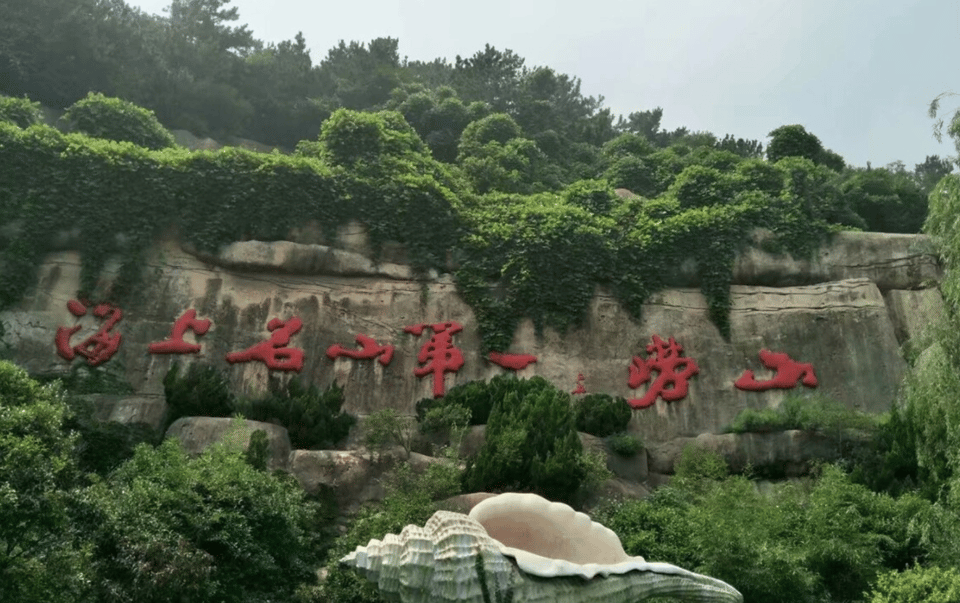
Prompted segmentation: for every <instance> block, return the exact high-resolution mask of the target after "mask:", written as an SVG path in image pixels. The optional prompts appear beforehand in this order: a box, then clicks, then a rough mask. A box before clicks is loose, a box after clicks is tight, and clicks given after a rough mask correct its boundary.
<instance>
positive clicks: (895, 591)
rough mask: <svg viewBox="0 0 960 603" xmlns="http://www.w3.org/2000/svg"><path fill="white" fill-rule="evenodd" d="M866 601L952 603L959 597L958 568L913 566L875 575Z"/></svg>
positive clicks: (873, 602)
mask: <svg viewBox="0 0 960 603" xmlns="http://www.w3.org/2000/svg"><path fill="white" fill-rule="evenodd" d="M864 596H865V597H867V603H955V602H956V601H960V571H957V569H956V568H953V567H950V568H941V567H920V566H916V567H912V568H910V569H908V570H906V571H903V572H887V573H885V574H881V575H880V576H878V577H877V581H876V583H875V584H874V585H873V589H872V590H871V591H870V593H864Z"/></svg>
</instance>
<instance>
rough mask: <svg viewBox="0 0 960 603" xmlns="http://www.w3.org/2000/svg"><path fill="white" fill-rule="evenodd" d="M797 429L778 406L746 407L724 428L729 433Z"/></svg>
mask: <svg viewBox="0 0 960 603" xmlns="http://www.w3.org/2000/svg"><path fill="white" fill-rule="evenodd" d="M787 429H796V427H790V426H789V424H788V423H787V418H786V416H784V413H783V412H781V411H780V410H779V409H776V408H761V409H754V408H745V409H743V410H741V411H740V412H738V413H737V416H736V417H734V419H733V422H732V423H730V425H729V426H728V427H727V428H726V429H725V430H724V431H725V432H727V433H765V432H768V431H784V430H787Z"/></svg>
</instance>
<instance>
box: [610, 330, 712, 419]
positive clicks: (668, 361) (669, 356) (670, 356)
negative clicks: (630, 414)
mask: <svg viewBox="0 0 960 603" xmlns="http://www.w3.org/2000/svg"><path fill="white" fill-rule="evenodd" d="M682 354H683V346H681V345H680V344H679V343H677V342H676V340H674V338H673V337H671V338H670V339H669V341H666V342H665V341H663V340H662V339H660V337H659V336H657V335H654V336H653V343H651V344H650V345H648V346H647V358H646V360H643V359H641V358H640V357H638V356H634V357H633V362H632V363H631V364H630V378H629V379H628V381H627V384H628V385H629V386H630V388H631V389H636V388H638V387H640V384H642V383H646V382H648V381H650V379H651V377H652V376H653V375H652V371H657V372H658V375H657V378H656V379H655V380H654V381H653V383H651V384H650V387H649V388H647V393H646V394H644V396H643V397H642V398H639V399H632V400H628V402H629V403H630V406H632V407H633V408H646V407H648V406H652V405H653V403H654V401H655V400H656V399H657V396H660V397H661V398H663V399H664V400H666V401H667V402H676V401H677V400H682V399H683V398H685V397H686V395H687V391H688V389H689V384H688V380H689V379H690V377H692V376H694V375H696V374H697V373H699V372H700V367H698V366H697V361H696V360H694V359H693V358H684V357H683V356H682Z"/></svg>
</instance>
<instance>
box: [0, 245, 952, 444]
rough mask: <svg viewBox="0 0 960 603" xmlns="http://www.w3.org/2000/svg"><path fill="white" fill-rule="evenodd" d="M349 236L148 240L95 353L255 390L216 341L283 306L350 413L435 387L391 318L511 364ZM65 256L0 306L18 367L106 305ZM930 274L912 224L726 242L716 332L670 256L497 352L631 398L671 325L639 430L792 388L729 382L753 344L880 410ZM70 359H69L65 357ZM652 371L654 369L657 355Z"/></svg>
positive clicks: (823, 388) (915, 325)
mask: <svg viewBox="0 0 960 603" xmlns="http://www.w3.org/2000/svg"><path fill="white" fill-rule="evenodd" d="M360 239H361V240H360V241H359V242H358V241H357V240H356V237H354V238H353V239H351V238H349V237H343V238H342V240H341V241H340V242H339V244H338V247H340V248H335V247H332V246H325V245H318V244H308V243H291V242H277V243H261V242H256V241H249V242H243V243H235V244H233V245H231V246H229V247H227V248H225V249H224V250H222V251H221V252H220V253H219V254H218V255H216V256H204V255H202V254H197V253H195V252H191V251H189V250H185V249H183V248H182V247H181V246H180V245H179V244H178V243H177V242H176V241H175V240H173V239H172V238H171V239H168V240H166V241H163V242H161V243H159V244H158V245H157V247H156V248H155V253H154V254H153V255H152V257H151V259H150V260H149V265H148V266H147V268H146V270H147V273H148V275H149V276H148V278H147V279H146V281H145V282H144V284H143V285H142V287H141V289H140V291H139V293H138V295H137V296H136V297H137V299H136V300H135V302H133V303H131V304H129V305H128V306H125V307H123V308H122V311H123V316H122V319H121V320H120V322H118V323H117V324H116V325H115V326H114V327H113V330H112V331H111V332H112V333H119V334H121V335H122V340H121V342H120V345H119V348H118V349H117V352H116V354H115V355H114V356H113V357H112V358H111V359H110V360H107V361H106V363H105V364H104V366H107V367H110V366H115V367H117V369H118V370H120V371H122V372H123V374H124V375H125V376H126V378H127V380H128V381H129V382H130V384H131V385H132V386H133V388H134V389H135V390H136V391H137V392H138V396H139V398H137V399H138V400H141V402H142V404H144V405H149V404H162V403H163V402H162V379H163V376H164V375H165V374H166V372H167V370H168V369H169V367H170V365H171V363H172V362H173V361H175V360H181V361H191V362H204V363H207V364H212V365H214V366H218V367H220V368H223V369H224V370H225V371H227V373H228V374H229V375H230V378H231V379H232V381H233V385H234V386H235V388H236V390H237V391H239V392H253V391H256V390H261V389H263V388H264V387H265V386H266V383H267V380H268V375H282V374H286V373H282V372H278V371H271V370H269V369H268V368H267V367H266V366H265V365H264V364H263V363H262V362H259V361H256V360H253V361H249V362H237V363H230V362H228V361H227V359H226V356H227V354H229V353H232V352H238V351H243V350H246V349H248V348H250V347H251V346H254V345H255V344H257V343H259V342H262V341H265V340H268V339H269V338H270V336H271V332H269V331H268V324H269V323H270V321H271V320H273V319H280V320H284V321H286V320H288V319H290V318H292V317H297V318H299V319H300V320H301V321H302V325H303V326H302V328H301V329H300V330H299V331H298V332H297V333H295V334H293V335H292V336H291V338H290V341H289V344H288V345H287V347H289V348H295V349H298V350H302V352H303V368H302V371H301V372H300V375H301V376H302V377H303V378H306V379H307V380H309V381H311V382H313V383H316V384H317V385H319V386H326V385H327V384H329V383H331V382H333V381H334V380H336V381H337V382H339V383H340V384H341V385H342V386H343V387H344V388H345V394H346V399H347V404H346V407H345V408H346V410H347V411H348V412H351V413H354V414H358V415H361V416H362V415H366V414H369V413H371V412H374V411H376V410H378V409H381V408H385V407H392V408H395V409H397V410H399V411H401V412H403V413H412V412H413V411H414V406H415V404H416V402H417V401H418V400H419V399H421V398H423V397H428V396H431V395H433V392H434V377H433V373H429V374H427V375H426V376H424V377H423V378H419V377H417V376H416V375H415V374H414V372H415V371H416V370H417V369H418V368H422V367H423V365H422V364H421V363H420V362H418V358H417V355H418V353H420V352H421V349H422V348H423V347H424V345H425V344H427V343H428V342H429V340H430V337H431V335H433V332H431V330H430V329H429V327H428V328H425V329H424V330H423V331H422V332H421V333H420V334H419V335H417V334H415V333H411V332H407V331H410V330H411V329H407V331H405V327H411V326H415V325H420V324H424V323H425V324H427V325H431V324H437V323H444V322H448V321H455V322H457V323H459V324H460V325H462V327H463V329H462V331H459V332H457V333H455V334H453V336H452V339H451V341H452V344H453V345H454V346H455V347H456V348H458V349H459V350H461V351H462V355H463V366H462V368H460V369H459V371H457V372H448V373H446V375H445V378H444V383H445V387H446V388H450V387H452V386H453V385H454V384H457V383H464V382H467V381H471V380H476V379H489V378H491V377H492V376H494V375H496V374H499V373H503V372H506V371H508V370H509V369H505V368H502V367H501V366H498V365H497V364H494V363H492V362H491V361H490V360H488V359H486V358H484V357H482V356H481V355H480V352H479V348H480V346H479V344H480V339H479V334H478V331H477V325H476V321H475V320H474V317H473V315H472V312H471V310H470V308H469V307H468V306H467V305H466V304H465V303H464V302H463V301H462V300H461V299H460V298H459V296H458V295H457V291H456V288H455V286H454V283H453V280H452V278H451V277H450V276H449V275H445V274H444V275H431V276H432V278H430V279H428V280H427V281H425V282H422V281H418V280H416V279H415V278H414V277H413V274H412V272H411V271H410V270H409V268H407V267H406V266H404V265H402V264H391V263H387V262H381V263H379V264H378V263H374V262H373V261H372V260H370V259H369V258H368V257H366V256H364V255H363V254H362V253H360V251H362V249H363V247H364V246H363V241H362V233H361V235H360ZM79 272H80V263H79V257H78V255H77V253H75V252H72V251H62V252H57V253H53V254H51V255H49V256H48V257H47V258H46V259H45V260H44V262H43V265H42V267H41V270H40V274H39V279H38V282H37V286H36V289H35V290H34V291H33V292H32V293H31V294H30V295H29V296H28V297H27V298H25V299H24V300H23V301H22V303H21V304H20V305H19V306H18V307H17V308H15V309H12V310H10V311H7V312H3V313H0V320H2V321H3V322H4V323H5V324H6V329H7V336H6V341H7V343H8V344H9V345H10V346H11V347H10V348H9V352H8V354H7V355H9V356H12V358H11V359H12V360H14V361H15V362H17V363H19V364H21V365H22V366H25V367H26V368H27V369H28V370H29V371H31V372H33V373H48V374H49V373H57V372H62V371H65V370H67V369H68V368H69V363H68V362H67V361H66V360H65V359H63V358H61V357H60V356H58V354H57V348H56V347H55V340H56V337H57V332H58V328H59V327H73V326H75V325H79V326H80V330H79V331H77V332H76V333H75V334H73V335H72V337H71V339H70V340H69V341H70V344H71V345H73V344H77V343H79V342H80V341H81V340H83V338H84V337H86V336H88V335H90V334H92V333H94V332H96V329H97V328H98V327H99V326H100V325H101V324H102V323H103V321H104V319H101V318H97V317H95V316H94V315H93V312H92V311H90V312H87V313H86V315H85V316H83V317H80V318H78V317H76V316H75V315H74V313H71V311H70V310H69V309H68V302H70V301H71V300H72V299H74V296H75V293H76V291H77V289H78V286H79ZM104 278H109V274H105V275H104ZM939 278H940V269H939V266H938V264H937V261H936V257H935V256H934V255H933V254H932V253H931V252H930V251H929V244H928V243H927V241H926V239H925V238H924V237H923V236H907V235H887V234H875V233H841V234H840V235H837V237H836V239H835V240H834V241H833V242H832V243H831V244H829V245H827V246H825V247H824V248H823V249H821V251H820V252H819V253H818V255H817V256H816V257H814V258H813V259H810V260H804V261H796V260H793V259H791V258H788V257H779V256H774V255H770V254H766V253H764V252H760V251H753V252H751V253H749V254H745V255H744V256H742V257H740V258H739V260H738V263H737V271H736V277H735V283H736V284H735V285H734V286H733V288H732V297H733V309H732V314H731V326H732V329H731V334H732V336H731V339H730V341H725V340H724V339H723V338H722V337H721V336H720V334H719V332H718V331H717V329H716V327H714V325H713V324H712V323H711V322H710V321H709V319H708V314H707V306H706V302H705V300H704V298H703V296H702V295H701V294H700V293H699V290H698V289H696V288H695V283H694V282H692V280H691V278H690V277H689V271H687V270H678V271H677V274H676V283H677V288H674V289H668V290H665V291H663V292H661V293H660V294H658V295H656V296H654V297H653V298H652V299H651V300H650V301H649V302H648V303H647V304H646V306H645V308H644V313H643V317H642V320H640V321H639V322H637V321H634V320H632V319H631V318H630V317H629V315H628V314H627V312H626V311H625V310H624V309H623V308H622V307H621V306H620V305H619V303H618V302H617V301H616V300H615V299H614V298H613V297H611V296H610V295H608V294H607V293H606V292H604V291H602V290H598V291H597V293H596V295H595V297H594V299H593V304H592V308H591V312H590V315H589V317H588V319H587V320H586V322H585V323H584V324H583V325H582V326H581V327H580V328H577V329H575V330H571V331H570V332H567V333H556V332H552V331H550V330H548V331H547V332H546V333H545V334H544V335H543V337H540V338H538V337H537V336H536V335H535V333H534V329H533V327H532V325H531V324H530V323H529V322H527V323H523V324H522V325H521V327H520V328H519V329H518V331H517V332H516V334H515V337H514V341H513V344H512V346H511V348H510V349H509V350H502V351H503V352H510V353H517V354H531V355H534V356H536V359H537V360H536V362H535V363H533V364H530V365H528V366H527V367H526V368H523V369H520V370H518V371H517V374H518V375H519V376H521V377H532V376H534V375H540V376H543V377H544V378H546V379H548V380H549V381H551V382H553V383H555V384H556V385H558V386H559V387H561V388H564V389H567V390H568V391H572V390H574V389H575V388H577V386H578V384H580V385H582V386H583V389H585V390H586V391H587V392H604V393H609V394H612V395H620V396H624V397H626V398H628V399H641V398H642V397H643V396H644V394H645V392H646V389H647V387H648V385H647V384H640V385H639V386H638V387H637V388H631V387H630V384H629V377H630V375H631V372H630V367H631V362H632V359H633V358H634V357H635V356H636V357H638V358H639V359H640V360H641V361H643V360H646V359H647V358H648V357H649V356H650V354H648V353H647V346H648V345H650V344H651V343H652V338H653V336H658V337H659V338H661V339H662V340H663V341H664V342H668V341H669V338H671V337H672V338H673V339H674V340H675V341H676V342H677V343H678V344H680V345H681V346H682V348H683V351H682V354H683V356H684V357H686V358H691V359H693V360H695V362H696V364H697V366H698V368H699V372H698V373H697V374H695V375H693V376H692V377H691V378H690V379H689V391H688V393H687V395H686V396H685V397H684V398H682V399H680V400H676V401H672V402H668V401H665V400H663V399H662V398H657V399H656V401H655V402H654V403H653V404H652V405H651V406H648V407H645V408H640V409H637V410H635V411H634V416H633V419H632V421H631V426H630V428H631V430H632V431H635V432H637V433H638V434H640V435H641V436H642V437H643V438H644V440H645V441H646V442H648V443H657V442H666V441H668V440H671V439H674V438H678V437H695V436H697V435H699V434H702V433H719V432H721V431H722V430H723V428H724V427H725V426H726V425H727V424H729V423H730V421H731V420H732V419H733V418H734V417H735V416H736V414H737V413H738V412H739V411H741V410H743V409H745V408H764V407H769V406H775V405H776V404H778V403H779V401H780V400H782V399H783V397H784V396H785V395H787V394H788V393H789V392H790V391H791V390H783V389H769V390H766V391H749V390H744V389H739V388H737V387H735V386H734V383H735V382H736V381H737V380H738V378H740V377H741V376H742V375H743V373H744V371H746V370H752V371H754V373H755V380H756V381H759V382H764V381H766V380H769V379H771V378H772V377H773V376H774V371H772V370H770V369H769V368H766V367H765V366H764V365H763V364H762V363H761V359H760V356H759V353H760V351H761V350H762V349H767V350H770V351H772V352H779V353H785V354H787V355H788V356H789V357H790V358H791V359H793V360H795V361H797V362H800V363H809V364H810V365H812V368H813V370H814V373H815V377H816V381H817V383H818V386H817V388H818V391H820V392H822V393H824V394H827V395H829V396H832V397H835V398H836V399H838V400H841V401H842V402H844V403H845V404H847V405H849V406H850V407H853V408H857V409H861V410H865V411H870V412H882V411H884V410H886V409H888V408H889V406H890V404H891V403H892V401H893V399H894V395H895V392H896V389H897V387H898V385H899V382H900V379H901V377H902V375H903V373H904V371H905V368H906V365H905V362H904V360H903V358H902V356H901V354H900V346H901V345H902V344H903V343H904V342H905V341H906V340H907V339H909V338H910V337H915V336H916V335H917V333H918V331H920V330H922V329H923V328H924V327H925V325H926V324H927V323H929V322H930V321H931V320H932V318H933V317H934V316H935V315H936V314H937V313H938V312H940V311H941V300H940V296H939V292H938V290H937V289H936V284H937V282H938V280H939ZM74 309H76V307H75V308H74ZM91 309H92V308H91ZM190 309H193V310H196V313H197V318H198V319H208V320H210V321H211V323H212V324H211V326H210V328H209V331H207V332H206V333H205V334H204V335H202V336H196V335H195V334H194V333H193V332H191V331H190V330H187V332H186V335H185V337H184V340H185V341H186V342H189V343H194V342H195V343H197V344H199V345H200V346H201V348H200V351H199V353H195V354H183V355H169V354H157V353H151V352H150V351H149V350H148V345H149V344H151V343H154V342H159V341H163V340H164V339H166V338H168V337H170V335H171V330H172V329H173V327H174V323H175V322H176V321H177V319H178V318H179V317H181V315H183V314H184V312H185V311H187V310H190ZM281 330H282V329H281ZM412 330H414V331H415V330H416V329H412ZM275 333H276V332H275ZM358 335H366V336H369V337H371V338H372V339H373V340H374V341H375V342H376V344H378V345H392V346H395V351H394V354H393V357H392V360H391V361H390V362H389V363H388V364H386V365H384V364H382V363H381V362H379V361H377V360H374V359H351V358H348V357H345V356H340V357H338V358H336V359H331V358H329V357H328V356H327V350H328V348H330V346H333V345H335V344H340V345H341V346H343V347H344V348H346V349H350V350H354V349H359V346H358V344H357V343H356V342H355V338H356V337H357V336H358ZM83 361H84V359H83V358H82V357H77V358H75V359H74V360H73V361H72V362H74V363H79V362H83ZM640 364H643V362H641V363H640ZM580 375H582V376H583V378H582V379H581V380H578V376H580ZM651 376H652V377H653V379H656V376H657V373H656V371H654V372H653V373H652V375H651ZM804 387H805V386H803V385H802V384H799V383H798V384H797V385H796V388H798V389H804ZM115 411H116V413H119V414H121V415H123V414H124V413H126V414H128V415H131V416H134V415H137V416H140V415H142V416H150V417H154V416H156V414H157V412H156V410H155V409H154V410H153V411H151V412H152V414H151V412H146V411H131V410H130V409H125V410H124V409H119V410H116V409H115ZM111 412H114V411H111ZM138 412H140V415H138ZM107 414H109V413H107ZM105 416H106V415H105Z"/></svg>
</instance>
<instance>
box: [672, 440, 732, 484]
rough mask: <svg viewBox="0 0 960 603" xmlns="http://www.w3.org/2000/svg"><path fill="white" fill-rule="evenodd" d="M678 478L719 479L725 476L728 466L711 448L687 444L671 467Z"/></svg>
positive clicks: (692, 479) (695, 479)
mask: <svg viewBox="0 0 960 603" xmlns="http://www.w3.org/2000/svg"><path fill="white" fill-rule="evenodd" d="M673 471H674V474H675V476H676V478H677V479H679V480H688V481H697V480H703V479H709V480H719V479H723V478H725V477H727V475H728V474H729V473H730V467H729V466H728V465H727V461H725V460H724V459H723V457H722V456H720V455H719V454H717V453H716V452H713V451H711V450H706V449H704V448H700V447H699V446H696V445H694V444H687V445H686V446H685V447H684V449H683V451H682V452H681V453H680V458H679V459H678V460H677V463H676V465H674V468H673Z"/></svg>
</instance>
